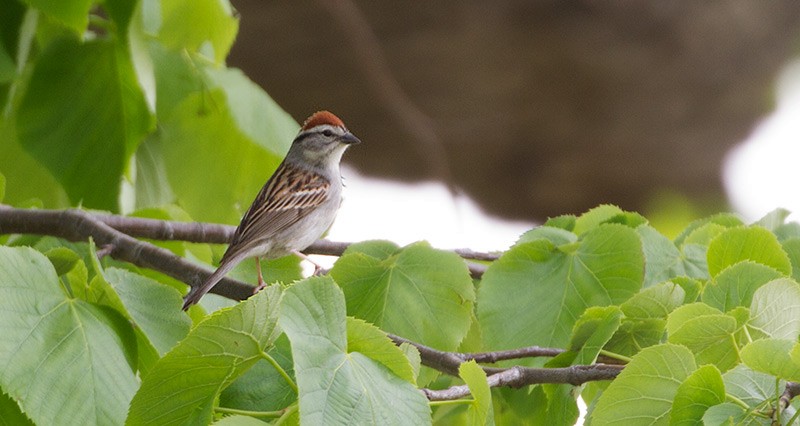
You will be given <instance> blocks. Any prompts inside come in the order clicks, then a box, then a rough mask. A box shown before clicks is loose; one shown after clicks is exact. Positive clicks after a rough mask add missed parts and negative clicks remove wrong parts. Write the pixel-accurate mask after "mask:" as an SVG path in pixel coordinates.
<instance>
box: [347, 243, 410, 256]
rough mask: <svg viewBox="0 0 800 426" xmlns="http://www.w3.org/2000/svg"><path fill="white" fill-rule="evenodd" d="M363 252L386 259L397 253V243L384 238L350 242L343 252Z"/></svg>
mask: <svg viewBox="0 0 800 426" xmlns="http://www.w3.org/2000/svg"><path fill="white" fill-rule="evenodd" d="M352 253H363V254H366V255H367V256H370V257H374V258H376V259H380V260H384V259H388V258H389V257H391V256H392V255H394V254H395V253H397V244H395V243H393V242H391V241H386V240H371V241H362V242H358V243H353V244H350V245H349V246H348V247H347V249H345V251H344V253H343V254H352Z"/></svg>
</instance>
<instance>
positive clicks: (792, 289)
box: [748, 278, 800, 340]
mask: <svg viewBox="0 0 800 426" xmlns="http://www.w3.org/2000/svg"><path fill="white" fill-rule="evenodd" d="M750 317H751V319H750V323H749V324H748V325H749V326H750V327H751V328H752V329H753V332H754V333H755V334H754V336H753V338H757V337H761V336H763V337H772V338H776V339H789V340H796V339H797V337H798V334H800V285H799V284H797V282H795V281H794V280H792V279H789V278H780V279H777V280H773V281H770V282H768V283H766V284H764V285H763V286H761V287H760V288H759V289H758V290H756V292H755V293H754V294H753V303H752V305H751V306H750Z"/></svg>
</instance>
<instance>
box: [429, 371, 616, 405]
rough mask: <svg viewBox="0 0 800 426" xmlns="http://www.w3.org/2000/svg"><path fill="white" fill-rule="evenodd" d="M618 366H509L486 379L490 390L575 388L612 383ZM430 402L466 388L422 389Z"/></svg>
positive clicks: (451, 396)
mask: <svg viewBox="0 0 800 426" xmlns="http://www.w3.org/2000/svg"><path fill="white" fill-rule="evenodd" d="M622 369H623V367H622V366H619V365H606V364H594V365H573V366H571V367H565V368H526V367H519V366H517V367H511V368H508V369H505V370H502V371H500V372H498V373H496V374H492V375H490V376H488V377H487V378H486V380H487V381H488V382H489V387H493V388H496V387H504V386H506V387H513V388H519V387H522V386H528V385H534V384H541V383H564V384H570V385H573V386H578V385H581V384H583V383H586V382H592V381H598V380H613V379H614V378H615V377H617V375H619V373H620V372H621V371H622ZM422 392H423V393H424V394H425V396H426V397H427V398H428V399H429V400H431V401H446V400H453V399H459V398H464V397H466V396H469V394H470V392H469V388H468V387H467V386H466V385H459V386H452V387H450V388H447V389H442V390H431V389H422Z"/></svg>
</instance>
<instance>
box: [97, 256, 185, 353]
mask: <svg viewBox="0 0 800 426" xmlns="http://www.w3.org/2000/svg"><path fill="white" fill-rule="evenodd" d="M103 275H104V277H105V279H106V280H107V281H108V282H109V284H111V286H112V287H113V288H114V290H115V291H116V293H117V295H118V296H119V299H120V301H121V302H122V304H123V306H124V307H125V308H124V312H125V313H127V315H128V316H129V318H130V319H131V320H132V321H133V322H134V324H136V326H137V327H138V328H140V329H141V330H142V332H144V334H145V335H146V336H147V338H148V340H150V342H151V343H152V344H153V346H154V347H155V348H156V349H157V350H158V353H159V354H160V355H162V356H163V355H164V354H166V353H167V352H168V351H169V350H170V349H172V348H173V347H174V346H175V345H176V344H177V343H178V342H179V341H180V340H182V339H183V338H184V337H186V335H187V334H188V333H189V329H190V328H191V325H192V322H191V320H189V317H188V316H187V315H186V314H185V313H184V312H183V311H181V310H180V306H181V305H182V299H181V295H180V293H178V291H177V290H175V289H173V288H171V287H168V286H165V285H163V284H161V283H158V282H156V281H153V280H151V279H150V278H147V277H144V276H141V275H138V274H134V273H132V272H129V271H126V270H124V269H118V268H108V269H106V270H105V271H104V272H103Z"/></svg>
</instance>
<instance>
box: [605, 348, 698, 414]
mask: <svg viewBox="0 0 800 426" xmlns="http://www.w3.org/2000/svg"><path fill="white" fill-rule="evenodd" d="M696 368H697V367H696V365H695V361H694V357H693V356H692V353H691V352H689V350H688V349H686V348H685V347H683V346H679V345H672V344H663V345H657V346H652V347H649V348H647V349H644V350H642V351H641V352H640V353H639V354H637V355H635V356H634V357H633V359H632V360H631V362H630V363H628V365H627V366H626V367H625V369H624V370H622V372H621V373H620V374H619V376H617V378H616V379H614V381H613V382H611V384H610V385H609V386H608V389H606V391H605V392H603V394H602V395H601V396H600V399H599V400H598V401H597V406H596V407H595V409H594V412H593V413H592V422H594V423H596V424H603V425H611V424H653V425H655V424H668V422H669V416H670V410H671V409H672V403H673V399H674V398H675V396H676V395H677V393H678V388H679V386H680V385H681V383H682V382H683V381H684V380H686V379H687V378H688V377H689V375H690V374H691V373H692V372H694V371H695V369H696Z"/></svg>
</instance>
